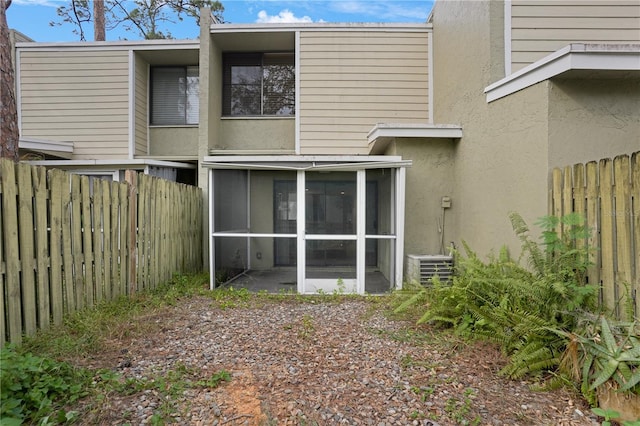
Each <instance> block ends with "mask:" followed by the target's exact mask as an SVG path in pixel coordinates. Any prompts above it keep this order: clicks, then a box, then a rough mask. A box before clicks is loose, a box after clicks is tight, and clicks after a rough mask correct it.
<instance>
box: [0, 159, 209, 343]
mask: <svg viewBox="0 0 640 426" xmlns="http://www.w3.org/2000/svg"><path fill="white" fill-rule="evenodd" d="M126 175H127V183H118V182H109V181H106V180H100V179H94V178H89V177H87V176H79V175H74V174H68V173H65V172H62V171H60V170H49V171H46V170H45V169H44V168H42V167H31V166H28V165H26V164H15V163H13V162H11V161H9V160H5V159H2V160H0V197H1V198H0V345H2V344H4V342H7V341H10V342H15V343H19V342H21V339H22V336H23V335H25V334H26V335H29V334H32V333H34V332H35V331H36V330H37V329H41V328H46V327H48V326H49V325H50V324H51V323H53V324H61V323H62V320H63V317H64V315H66V314H69V313H72V312H74V311H77V310H79V309H83V308H87V307H92V306H95V305H96V304H99V303H102V302H104V301H110V300H113V299H115V298H116V297H119V296H121V295H132V294H135V293H136V292H137V291H140V290H145V289H153V288H155V287H156V286H157V285H158V284H159V283H160V282H163V281H166V280H168V279H169V278H171V276H172V274H174V273H177V272H195V271H199V270H201V268H202V251H201V249H202V235H201V234H202V227H201V223H202V192H201V190H200V189H199V188H196V187H193V186H187V185H182V184H176V183H171V182H168V181H165V180H162V179H158V178H154V177H150V176H146V175H142V174H136V173H135V172H132V171H128V172H127V173H126Z"/></svg>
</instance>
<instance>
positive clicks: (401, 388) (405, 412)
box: [86, 298, 597, 426]
mask: <svg viewBox="0 0 640 426" xmlns="http://www.w3.org/2000/svg"><path fill="white" fill-rule="evenodd" d="M140 321H150V322H154V323H155V324H156V325H157V328H158V330H157V331H154V332H149V333H148V334H146V335H144V336H141V337H137V338H131V339H122V340H119V341H114V342H113V345H112V348H111V350H110V351H108V352H106V353H104V354H102V356H101V357H100V358H99V359H95V360H93V361H92V362H94V365H93V366H105V364H106V365H108V366H110V367H111V368H113V369H114V370H117V371H118V372H120V373H121V374H122V375H123V377H124V378H136V379H146V380H156V381H158V380H161V378H165V379H166V378H169V377H171V375H172V374H175V372H177V371H183V372H184V371H187V373H186V375H185V376H184V377H188V378H189V380H191V381H192V382H195V381H197V380H202V379H206V378H209V377H211V376H212V375H213V374H215V373H218V372H220V371H226V372H229V373H230V374H231V380H230V381H228V382H224V383H222V384H221V385H220V386H219V387H217V388H208V387H206V386H192V387H185V388H184V389H179V392H177V393H176V392H175V389H173V393H170V392H169V391H168V390H167V389H147V390H144V391H139V392H136V393H133V394H132V395H129V396H123V395H120V394H114V395H110V397H109V398H108V400H107V401H104V403H103V404H102V405H101V406H100V407H97V408H95V409H94V410H93V414H92V416H89V417H86V419H87V420H86V421H87V424H89V423H91V424H94V423H101V424H113V425H123V424H131V425H138V424H140V425H142V424H153V423H154V422H155V421H156V419H157V418H158V416H163V417H165V421H167V420H169V421H172V422H175V423H176V424H190V425H262V424H266V425H308V424H318V425H337V424H347V425H371V426H389V425H433V426H435V425H455V424H483V425H484V424H486V425H544V424H548V425H559V424H564V425H593V424H597V423H595V418H593V417H590V416H589V415H588V413H589V411H588V409H586V408H585V407H584V405H583V404H582V403H581V402H580V401H574V398H573V397H572V396H571V395H569V394H568V393H565V392H563V391H555V392H553V393H540V392H533V391H531V390H530V389H529V384H528V383H525V382H520V381H509V380H506V379H504V378H500V377H498V376H497V375H496V374H495V373H496V371H498V370H499V368H500V367H501V365H503V364H501V363H502V362H503V360H501V359H500V356H499V353H498V352H496V351H495V350H494V349H493V348H490V347H488V346H482V345H480V346H473V345H471V346H467V345H460V346H459V347H457V348H455V347H454V348H452V347H450V346H449V347H447V346H443V345H438V344H435V343H431V342H430V341H429V339H428V338H425V337H424V336H425V335H424V334H423V333H422V332H420V334H419V331H418V330H416V329H414V328H412V327H411V326H410V325H408V324H407V323H402V322H394V321H391V320H389V319H387V318H385V317H384V316H383V315H381V314H379V313H377V312H376V311H375V307H374V305H372V304H371V303H368V302H365V301H362V300H358V299H349V300H347V301H343V302H341V303H335V302H330V303H321V302H320V300H318V301H317V302H316V303H298V302H296V301H291V302H280V303H275V302H266V303H258V302H255V301H254V302H251V303H250V304H249V305H247V306H236V307H231V308H226V309H221V308H220V307H219V306H214V305H212V302H211V300H209V299H206V298H196V299H191V300H188V301H185V302H182V304H181V305H180V306H177V307H175V309H172V310H171V311H170V312H164V313H161V314H157V315H156V316H150V317H146V318H142V319H140ZM407 327H409V328H407ZM402 337H405V338H402ZM443 348H444V349H443ZM447 348H448V349H447ZM585 413H586V414H585ZM154 414H155V416H154Z"/></svg>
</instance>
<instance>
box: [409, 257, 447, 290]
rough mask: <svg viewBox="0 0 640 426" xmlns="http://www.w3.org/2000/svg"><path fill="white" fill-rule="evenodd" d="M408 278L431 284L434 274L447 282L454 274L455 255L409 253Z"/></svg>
mask: <svg viewBox="0 0 640 426" xmlns="http://www.w3.org/2000/svg"><path fill="white" fill-rule="evenodd" d="M405 271H406V280H407V281H408V282H416V283H418V282H419V283H420V284H422V285H430V284H431V280H432V279H433V277H434V276H436V275H437V276H438V278H439V279H440V281H441V282H443V283H447V282H449V281H450V280H451V277H452V275H453V257H452V256H443V255H428V254H423V255H417V254H408V255H407V257H406V265H405Z"/></svg>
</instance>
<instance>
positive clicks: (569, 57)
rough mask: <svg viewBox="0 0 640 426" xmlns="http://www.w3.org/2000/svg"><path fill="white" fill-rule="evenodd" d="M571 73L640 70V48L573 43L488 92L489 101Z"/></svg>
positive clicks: (489, 87) (638, 46) (497, 84)
mask: <svg viewBox="0 0 640 426" xmlns="http://www.w3.org/2000/svg"><path fill="white" fill-rule="evenodd" d="M570 70H603V71H611V70H617V71H637V70H640V45H638V44H631V45H624V44H615V45H606V44H570V45H568V46H565V47H564V48H562V49H560V50H558V51H556V52H554V53H552V54H550V55H548V56H546V57H544V58H542V59H540V60H539V61H537V62H534V63H533V64H531V65H529V66H527V67H524V68H522V69H521V70H519V71H517V72H515V73H513V74H512V75H510V76H508V77H506V78H503V79H502V80H500V81H497V82H495V83H493V84H491V85H490V86H487V87H486V88H485V89H484V92H485V94H486V96H487V102H493V101H495V100H497V99H500V98H503V97H505V96H508V95H510V94H512V93H515V92H517V91H519V90H522V89H525V88H527V87H529V86H533V85H534V84H537V83H540V82H541V81H544V80H548V79H550V78H552V77H555V76H557V75H560V74H562V73H564V72H567V71H570Z"/></svg>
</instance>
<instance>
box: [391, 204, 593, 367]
mask: <svg viewBox="0 0 640 426" xmlns="http://www.w3.org/2000/svg"><path fill="white" fill-rule="evenodd" d="M510 219H511V223H512V226H513V229H514V231H515V233H516V235H517V236H518V237H519V238H520V241H521V243H522V256H523V257H525V258H526V259H527V260H528V263H529V264H528V267H525V266H522V265H520V263H519V261H518V260H514V259H512V258H511V256H510V255H509V253H508V251H507V249H506V248H502V249H501V250H500V252H499V254H498V256H492V257H490V258H489V259H488V260H487V261H483V260H481V259H480V258H479V257H478V255H477V254H476V253H474V252H473V251H472V250H471V249H470V248H469V247H468V245H467V244H464V249H465V253H466V256H462V255H460V254H458V255H457V258H456V274H455V276H454V278H453V281H452V284H451V285H443V284H442V283H440V282H438V280H435V282H434V284H433V286H432V287H431V288H423V289H421V290H420V292H418V293H417V294H416V295H414V296H413V297H412V298H411V299H408V300H406V301H405V302H404V303H403V304H401V305H400V306H398V308H396V311H402V310H404V309H407V308H408V307H409V306H411V305H412V304H413V303H415V301H417V300H420V299H421V298H423V299H425V298H426V300H427V306H426V310H425V312H424V314H423V315H422V317H421V318H420V319H419V322H427V321H429V322H438V323H442V324H446V325H449V326H453V327H455V328H456V330H457V331H458V332H459V333H461V334H466V335H474V336H484V337H486V338H488V339H491V340H493V341H496V342H498V343H499V344H500V345H501V347H502V350H503V351H504V352H505V353H506V354H507V355H509V356H510V358H509V359H510V361H509V364H508V365H507V366H506V367H505V368H504V369H503V370H502V374H505V375H507V376H509V377H513V378H517V377H522V376H524V375H526V374H537V373H541V372H544V371H547V370H556V369H557V368H558V366H559V364H560V361H561V358H562V354H563V353H564V350H565V346H566V342H567V340H566V337H564V336H562V335H560V334H558V333H556V332H555V331H554V330H574V329H575V328H576V326H577V321H578V318H579V316H580V313H581V312H582V311H584V310H590V309H593V308H594V306H595V295H596V288H595V287H594V286H591V285H587V284H586V283H585V274H586V270H587V267H588V266H589V262H588V254H589V253H588V249H587V248H586V247H585V246H584V245H580V244H579V243H578V241H580V240H582V239H584V238H586V236H587V235H588V231H587V229H586V227H585V226H583V225H582V222H581V220H580V218H579V217H578V216H576V215H568V216H565V217H563V218H562V219H556V218H553V217H545V218H543V219H541V220H540V221H539V222H537V224H538V225H539V226H540V227H541V228H542V230H543V232H542V243H536V242H535V241H533V240H532V239H531V237H530V236H529V228H528V227H527V225H526V223H525V222H524V220H523V219H522V217H520V216H519V215H518V214H515V213H514V214H512V215H511V216H510ZM559 226H562V227H563V233H562V235H558V234H557V233H556V232H555V229H556V228H558V227H559Z"/></svg>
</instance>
